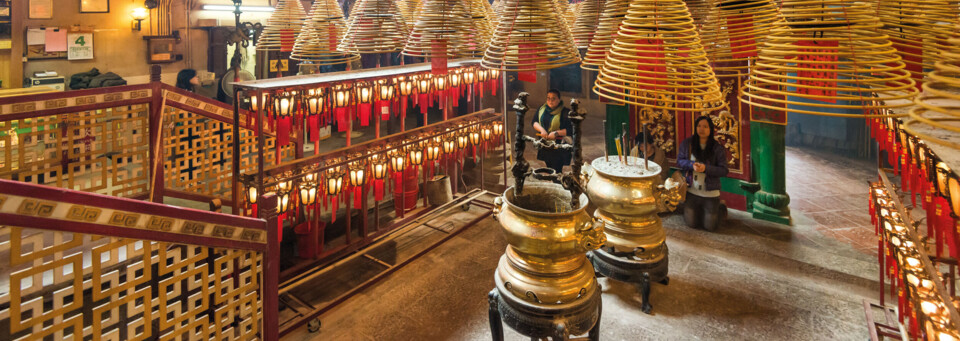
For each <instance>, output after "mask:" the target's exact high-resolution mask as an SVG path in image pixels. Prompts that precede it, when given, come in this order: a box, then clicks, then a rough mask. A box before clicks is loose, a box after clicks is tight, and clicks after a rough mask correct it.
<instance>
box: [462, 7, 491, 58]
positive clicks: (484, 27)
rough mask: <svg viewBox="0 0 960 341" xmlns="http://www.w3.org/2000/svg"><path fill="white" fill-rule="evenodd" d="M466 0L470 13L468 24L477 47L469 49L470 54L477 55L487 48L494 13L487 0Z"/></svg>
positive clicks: (480, 54)
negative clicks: (469, 23)
mask: <svg viewBox="0 0 960 341" xmlns="http://www.w3.org/2000/svg"><path fill="white" fill-rule="evenodd" d="M466 2H467V11H468V12H469V14H470V21H471V22H472V24H471V25H470V31H471V34H472V35H473V36H474V38H473V39H474V40H475V41H477V42H478V43H479V44H480V45H479V49H474V48H471V49H470V53H469V54H470V56H475V57H479V56H482V55H483V52H484V51H485V50H486V49H487V44H488V43H489V42H490V37H492V36H493V29H494V28H495V27H496V26H495V25H494V20H495V19H494V16H495V15H494V13H493V7H491V6H490V3H489V2H487V0H466Z"/></svg>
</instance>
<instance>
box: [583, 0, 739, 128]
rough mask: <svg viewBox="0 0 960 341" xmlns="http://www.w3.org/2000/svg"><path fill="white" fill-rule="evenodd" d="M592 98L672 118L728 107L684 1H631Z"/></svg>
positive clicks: (598, 77)
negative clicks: (673, 113) (668, 114)
mask: <svg viewBox="0 0 960 341" xmlns="http://www.w3.org/2000/svg"><path fill="white" fill-rule="evenodd" d="M593 92H595V93H596V94H598V95H600V96H602V97H605V98H608V99H610V100H613V101H616V102H620V103H624V104H633V105H639V106H643V107H647V108H656V109H664V110H672V111H676V112H699V113H706V112H709V111H712V110H716V109H719V108H722V107H724V106H725V105H726V103H725V102H724V100H723V99H722V98H721V93H720V85H719V83H718V82H717V77H716V76H715V75H714V73H713V70H712V69H711V68H710V65H709V61H708V60H707V54H706V52H704V51H703V46H702V45H701V44H700V37H699V35H698V34H697V30H696V28H694V26H693V19H692V18H691V17H690V12H689V11H688V10H687V6H686V5H684V3H683V1H682V0H633V1H631V2H630V7H629V9H628V10H627V17H626V19H624V21H623V23H622V24H621V26H620V31H619V33H618V35H617V38H616V39H615V40H614V42H613V46H612V47H611V48H610V50H609V51H608V52H607V58H606V59H605V60H604V63H603V68H602V69H601V70H600V75H599V76H597V82H596V84H595V85H594V87H593Z"/></svg>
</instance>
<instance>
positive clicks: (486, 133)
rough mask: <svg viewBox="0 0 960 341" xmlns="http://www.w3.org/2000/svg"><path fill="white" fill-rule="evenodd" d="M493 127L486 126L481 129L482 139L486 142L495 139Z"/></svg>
mask: <svg viewBox="0 0 960 341" xmlns="http://www.w3.org/2000/svg"><path fill="white" fill-rule="evenodd" d="M491 126H492V125H484V126H482V127H480V137H481V138H483V140H484V141H490V140H492V139H493V135H494V134H493V128H492V127H491Z"/></svg>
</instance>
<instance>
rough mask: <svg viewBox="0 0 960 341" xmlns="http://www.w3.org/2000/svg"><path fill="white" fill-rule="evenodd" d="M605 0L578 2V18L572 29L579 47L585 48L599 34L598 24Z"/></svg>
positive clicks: (574, 39)
mask: <svg viewBox="0 0 960 341" xmlns="http://www.w3.org/2000/svg"><path fill="white" fill-rule="evenodd" d="M604 3H605V0H583V2H580V3H577V5H576V6H577V7H578V8H579V9H578V10H577V19H576V20H575V21H574V22H573V27H572V28H571V29H570V31H571V32H572V33H573V41H574V42H576V43H577V48H580V49H585V48H587V47H589V46H590V41H591V40H593V37H594V36H596V35H597V26H599V25H600V14H601V12H602V11H603V5H604Z"/></svg>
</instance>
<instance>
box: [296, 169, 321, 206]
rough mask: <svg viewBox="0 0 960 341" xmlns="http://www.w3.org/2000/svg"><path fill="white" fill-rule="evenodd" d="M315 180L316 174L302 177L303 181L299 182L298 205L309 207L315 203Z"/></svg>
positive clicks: (317, 184)
mask: <svg viewBox="0 0 960 341" xmlns="http://www.w3.org/2000/svg"><path fill="white" fill-rule="evenodd" d="M317 178H318V176H317V174H316V173H307V174H304V175H303V180H301V181H300V204H302V205H303V206H310V205H313V204H314V203H316V202H317V191H318V190H319V188H318V187H319V183H318V182H317Z"/></svg>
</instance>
